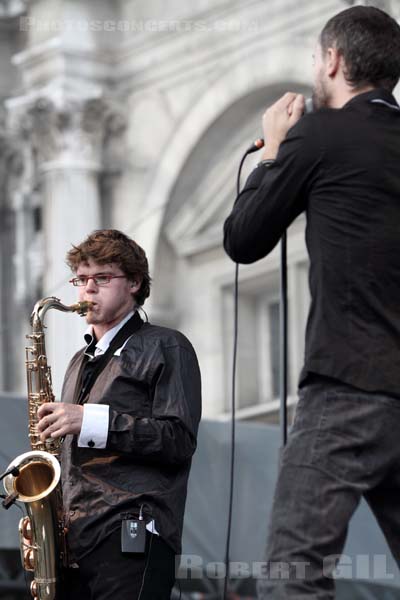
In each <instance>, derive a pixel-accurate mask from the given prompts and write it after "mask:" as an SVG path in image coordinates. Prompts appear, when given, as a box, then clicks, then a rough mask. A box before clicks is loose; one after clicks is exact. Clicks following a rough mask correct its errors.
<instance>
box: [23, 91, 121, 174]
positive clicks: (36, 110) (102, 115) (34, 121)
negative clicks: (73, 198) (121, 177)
mask: <svg viewBox="0 0 400 600" xmlns="http://www.w3.org/2000/svg"><path fill="white" fill-rule="evenodd" d="M14 122H17V123H18V129H19V133H20V136H21V137H22V138H23V139H25V140H26V141H28V142H30V145H31V146H32V148H33V149H34V151H35V153H36V156H37V158H38V164H39V168H41V169H43V170H48V169H51V168H71V167H75V168H81V169H88V170H95V171H101V170H103V169H106V170H107V168H108V164H111V163H113V162H114V163H115V162H117V158H116V156H117V155H118V151H117V150H116V149H114V148H113V140H115V138H119V139H120V138H121V135H122V132H123V130H124V129H125V126H126V124H125V119H124V117H123V113H122V112H121V111H120V112H119V111H118V110H117V109H116V108H115V106H112V105H111V104H110V103H108V102H107V101H105V100H104V99H102V98H99V99H97V98H96V99H88V100H82V101H80V100H68V101H65V102H63V104H62V105H61V106H57V105H56V104H55V103H54V102H53V101H52V100H49V99H47V98H39V99H37V100H36V101H35V102H34V103H33V104H31V105H30V106H29V107H28V108H27V109H25V111H24V113H23V114H22V115H20V116H19V118H18V119H15V117H14ZM120 145H121V144H120Z"/></svg>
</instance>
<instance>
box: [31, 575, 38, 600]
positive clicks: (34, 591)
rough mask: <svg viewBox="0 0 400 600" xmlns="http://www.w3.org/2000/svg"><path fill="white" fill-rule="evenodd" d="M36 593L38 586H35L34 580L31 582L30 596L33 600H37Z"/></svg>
mask: <svg viewBox="0 0 400 600" xmlns="http://www.w3.org/2000/svg"><path fill="white" fill-rule="evenodd" d="M38 592H39V588H38V584H37V581H36V580H35V579H34V580H33V581H32V582H31V594H32V596H33V600H39V598H38Z"/></svg>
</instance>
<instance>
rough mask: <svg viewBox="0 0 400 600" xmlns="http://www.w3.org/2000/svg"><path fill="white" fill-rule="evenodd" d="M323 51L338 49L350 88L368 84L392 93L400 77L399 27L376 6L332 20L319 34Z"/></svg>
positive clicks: (358, 8) (357, 8)
mask: <svg viewBox="0 0 400 600" xmlns="http://www.w3.org/2000/svg"><path fill="white" fill-rule="evenodd" d="M320 44H321V48H322V52H323V53H325V52H326V51H327V49H328V48H333V47H334V48H337V50H338V51H339V52H340V54H341V55H342V56H343V59H344V62H345V65H346V70H345V77H346V81H347V82H348V84H349V85H351V87H353V88H354V89H361V88H362V87H365V86H366V85H373V86H374V87H381V88H384V89H386V90H389V91H390V92H391V91H392V90H393V88H394V87H395V85H396V84H397V82H398V80H399V78H400V26H399V25H398V23H397V22H396V21H395V20H394V19H393V18H392V17H391V16H390V15H388V14H387V13H386V12H384V11H383V10H380V9H379V8H375V7H373V6H353V7H351V8H348V9H346V10H343V11H342V12H340V13H339V14H337V15H335V16H334V17H332V18H331V19H330V20H329V21H328V22H327V24H326V25H325V27H324V28H323V30H322V32H321V35H320Z"/></svg>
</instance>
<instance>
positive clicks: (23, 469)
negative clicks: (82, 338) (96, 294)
mask: <svg viewBox="0 0 400 600" xmlns="http://www.w3.org/2000/svg"><path fill="white" fill-rule="evenodd" d="M92 306H93V303H92V302H87V301H85V302H77V303H76V304H71V305H70V306H66V305H65V304H62V303H61V302H60V300H59V299H58V298H55V297H54V296H50V297H48V298H43V299H42V300H39V301H38V302H36V304H35V306H34V309H33V312H32V315H31V326H32V330H31V333H30V334H28V335H27V338H28V340H29V342H30V345H29V346H27V348H26V375H27V387H28V419H29V439H30V444H31V448H32V450H31V451H30V452H25V453H24V454H21V455H20V456H18V457H17V458H15V459H14V460H13V461H12V462H11V463H10V465H9V466H8V468H7V470H6V472H5V473H4V479H3V484H4V489H5V491H6V494H7V497H6V500H5V501H4V502H5V503H6V504H8V505H9V506H11V504H12V503H13V502H15V501H16V500H18V501H20V502H23V503H24V504H25V509H26V512H27V517H24V518H23V519H21V521H20V524H19V538H20V551H21V562H22V566H23V567H24V569H25V570H27V571H31V572H33V576H34V579H33V581H32V583H31V594H32V597H33V600H60V599H61V597H62V591H61V590H62V575H63V567H65V566H67V558H66V541H65V529H64V520H63V502H62V489H61V467H60V463H59V461H58V458H57V457H58V455H59V453H60V449H61V444H62V440H61V439H49V440H46V441H45V442H43V441H42V440H41V439H40V435H39V433H38V429H37V425H38V422H39V419H38V414H37V413H38V410H39V408H40V406H42V404H44V403H46V402H54V400H55V398H54V394H53V388H52V382H51V370H50V366H49V365H48V364H47V355H46V347H45V335H44V329H45V327H44V324H43V320H44V316H45V314H46V312H47V311H48V310H49V309H51V308H54V309H56V310H60V311H62V312H77V313H78V314H79V315H81V316H84V315H85V314H86V313H87V312H88V311H89V310H90V309H91V308H92ZM3 505H4V503H3ZM5 508H8V506H5Z"/></svg>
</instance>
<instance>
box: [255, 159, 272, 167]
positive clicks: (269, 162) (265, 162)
mask: <svg viewBox="0 0 400 600" xmlns="http://www.w3.org/2000/svg"><path fill="white" fill-rule="evenodd" d="M274 162H275V158H266V159H265V160H260V162H259V163H257V165H256V166H257V167H259V166H260V165H262V166H263V167H270V166H271V165H273V164H274Z"/></svg>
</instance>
